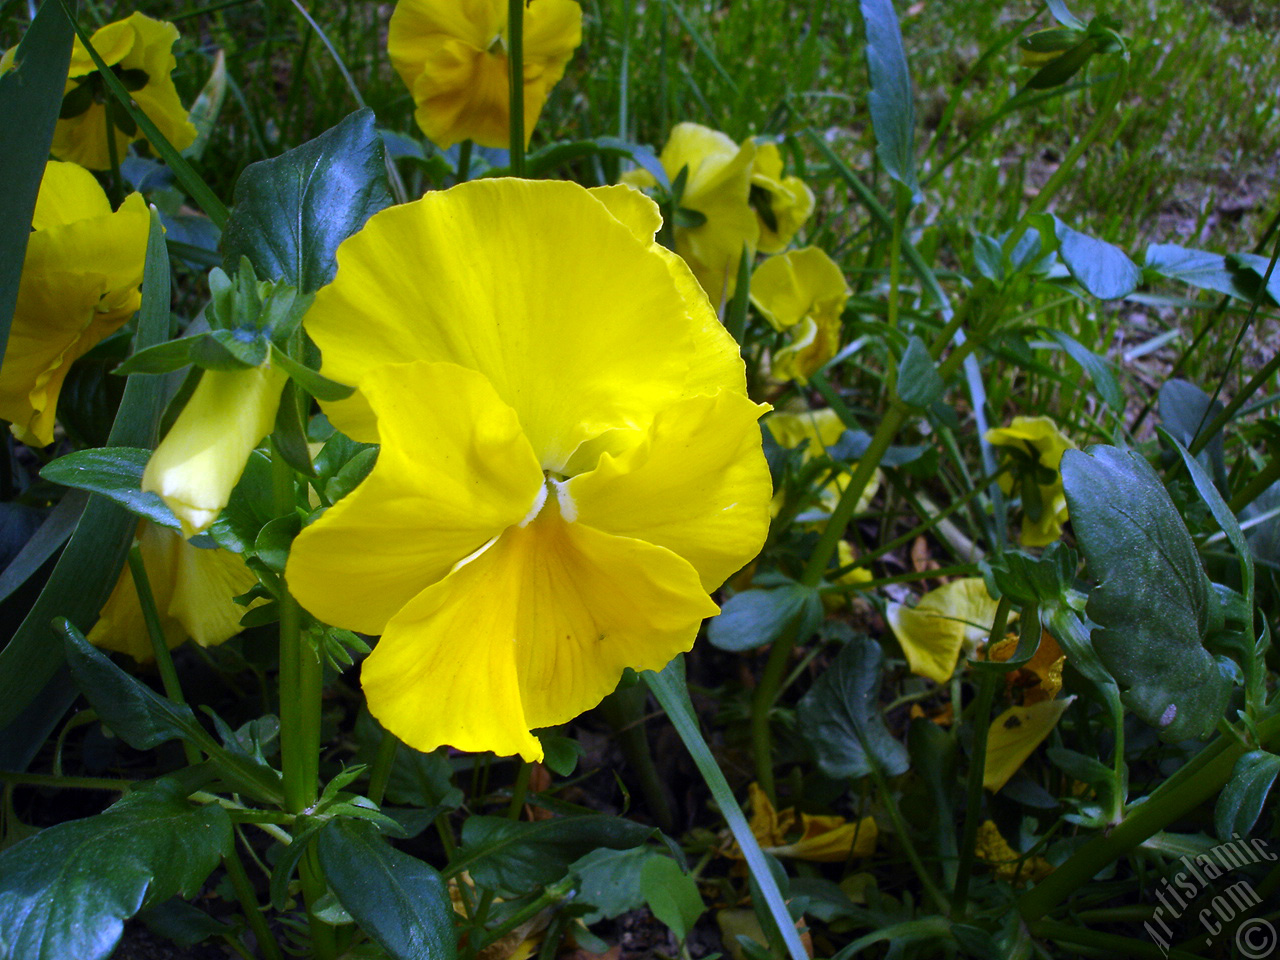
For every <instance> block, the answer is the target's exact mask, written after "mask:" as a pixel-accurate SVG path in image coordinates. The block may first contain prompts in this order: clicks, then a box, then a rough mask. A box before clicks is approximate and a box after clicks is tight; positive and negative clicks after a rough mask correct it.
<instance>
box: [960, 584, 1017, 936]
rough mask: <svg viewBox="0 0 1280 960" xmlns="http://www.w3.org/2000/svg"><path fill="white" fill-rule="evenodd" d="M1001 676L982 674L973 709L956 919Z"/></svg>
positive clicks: (1002, 607)
mask: <svg viewBox="0 0 1280 960" xmlns="http://www.w3.org/2000/svg"><path fill="white" fill-rule="evenodd" d="M1010 606H1011V603H1010V600H1009V597H1008V595H1007V594H1006V595H1005V596H1003V597H1001V598H1000V603H999V605H998V606H997V607H996V616H995V619H994V620H993V621H992V623H991V633H990V635H989V636H988V637H987V651H988V659H989V658H990V650H991V648H992V647H994V646H995V645H996V643H997V642H998V641H999V640H1000V638H1002V637H1003V636H1004V631H1005V626H1006V625H1007V624H1008V622H1009V607H1010ZM1001 679H1002V678H1001V675H1000V674H998V673H996V672H995V671H993V670H983V671H982V672H981V673H980V674H979V675H978V699H977V701H976V702H975V703H974V706H973V717H972V722H971V723H970V726H971V728H972V730H973V751H972V753H971V754H970V756H969V782H968V789H967V790H966V791H965V795H966V798H965V811H964V832H963V833H962V834H961V837H960V863H959V865H958V866H957V868H956V886H955V897H954V898H953V900H952V904H951V906H952V911H953V916H955V917H963V916H964V912H965V907H966V906H967V904H968V901H969V877H970V876H971V874H972V873H973V861H974V857H975V856H976V854H977V841H978V825H979V824H980V823H981V822H982V781H983V779H984V778H985V774H986V767H987V734H988V733H989V732H990V729H989V728H990V723H991V705H992V703H993V702H994V701H995V696H996V687H997V686H998V685H999V683H1000V680H1001Z"/></svg>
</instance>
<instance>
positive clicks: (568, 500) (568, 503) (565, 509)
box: [549, 480, 578, 523]
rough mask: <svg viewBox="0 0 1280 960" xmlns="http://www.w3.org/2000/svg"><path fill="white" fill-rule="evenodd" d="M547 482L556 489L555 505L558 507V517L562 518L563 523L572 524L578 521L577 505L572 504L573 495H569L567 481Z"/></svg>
mask: <svg viewBox="0 0 1280 960" xmlns="http://www.w3.org/2000/svg"><path fill="white" fill-rule="evenodd" d="M549 482H550V483H551V484H552V485H553V486H554V487H555V488H556V503H558V504H559V505H560V516H561V517H563V518H564V522H565V523H573V521H575V520H577V519H578V505H577V504H576V503H574V502H573V495H572V494H571V493H569V481H567V480H565V481H563V482H561V481H559V480H551V481H549Z"/></svg>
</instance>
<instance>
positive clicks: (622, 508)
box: [567, 392, 773, 591]
mask: <svg viewBox="0 0 1280 960" xmlns="http://www.w3.org/2000/svg"><path fill="white" fill-rule="evenodd" d="M762 412H764V408H762V407H759V406H757V405H756V404H754V403H752V402H751V401H750V400H748V399H747V398H746V397H744V396H742V395H741V394H737V393H729V392H721V393H719V394H717V395H716V396H714V397H695V398H693V399H691V400H685V401H683V402H681V403H678V404H676V405H674V406H672V407H670V408H669V409H667V410H665V411H663V412H662V413H660V414H659V415H658V416H657V417H656V418H655V419H654V421H653V426H652V428H651V430H650V432H649V435H648V437H647V438H646V440H645V441H644V442H642V443H640V444H638V445H636V446H633V447H632V448H631V449H629V450H627V451H626V452H625V453H623V454H621V455H620V456H618V457H613V456H610V455H609V454H607V453H606V454H605V455H604V456H603V457H602V458H601V460H600V463H599V465H598V466H597V467H596V469H595V470H593V471H592V472H590V473H585V474H581V475H579V476H577V477H574V478H573V479H572V480H570V481H569V482H568V484H567V489H568V491H569V493H570V495H571V496H572V497H573V500H574V502H575V503H576V504H577V511H578V520H579V521H580V522H581V523H584V524H586V525H588V526H592V527H595V528H596V529H599V530H603V531H605V532H607V533H612V534H616V535H618V536H623V537H636V538H638V539H642V540H645V541H647V542H649V543H653V544H657V545H658V546H660V547H666V548H667V549H668V550H671V551H673V552H675V553H677V554H679V555H680V556H681V557H683V558H684V559H685V560H687V561H689V562H690V563H691V564H693V566H694V568H695V569H696V570H697V571H698V574H699V576H700V577H701V579H702V585H703V587H704V588H705V589H706V590H708V591H710V590H714V589H716V588H717V587H719V586H720V585H721V584H722V583H724V581H725V580H726V579H727V578H728V577H729V576H730V575H731V574H733V573H734V572H735V571H737V570H738V569H740V568H741V567H742V565H743V564H745V563H746V562H747V561H748V560H750V559H751V558H752V557H754V556H755V555H756V553H757V552H759V550H760V547H761V546H762V545H763V544H764V538H765V535H766V534H767V533H768V530H769V509H768V504H769V498H770V494H771V493H772V489H773V487H772V482H771V480H770V478H769V469H768V466H767V464H766V463H765V460H764V457H762V456H760V455H759V452H758V451H759V450H760V429H759V427H758V426H757V425H756V420H757V418H758V417H759V416H760V414H761V413H762Z"/></svg>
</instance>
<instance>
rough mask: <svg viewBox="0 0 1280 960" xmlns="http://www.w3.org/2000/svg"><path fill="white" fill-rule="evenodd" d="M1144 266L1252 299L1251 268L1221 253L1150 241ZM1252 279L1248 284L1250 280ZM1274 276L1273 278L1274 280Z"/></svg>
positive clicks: (1246, 299) (1194, 283)
mask: <svg viewBox="0 0 1280 960" xmlns="http://www.w3.org/2000/svg"><path fill="white" fill-rule="evenodd" d="M1146 268H1147V269H1148V270H1150V271H1152V272H1153V273H1157V274H1159V275H1160V276H1162V277H1166V278H1168V279H1169V280H1176V281H1179V282H1181V283H1189V284H1191V285H1192V286H1193V287H1199V288H1200V289H1201V290H1212V291H1213V292H1215V293H1222V294H1226V295H1227V296H1229V297H1235V298H1236V299H1238V300H1245V301H1248V302H1252V301H1253V296H1254V293H1255V292H1256V279H1254V278H1253V274H1252V271H1248V272H1246V271H1242V270H1241V269H1239V268H1238V267H1233V266H1232V265H1231V263H1230V262H1229V261H1228V259H1227V257H1226V256H1224V255H1223V254H1221V253H1210V252H1209V251H1207V250H1195V249H1192V248H1190V247H1180V246H1178V245H1177V244H1174V243H1153V244H1151V245H1150V246H1149V247H1147V256H1146ZM1251 279H1254V283H1253V284H1251V283H1250V280H1251ZM1276 279H1277V278H1275V277H1273V279H1272V282H1273V283H1275V282H1276Z"/></svg>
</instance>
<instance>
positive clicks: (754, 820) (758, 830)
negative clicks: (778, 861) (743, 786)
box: [747, 782, 782, 847]
mask: <svg viewBox="0 0 1280 960" xmlns="http://www.w3.org/2000/svg"><path fill="white" fill-rule="evenodd" d="M747 802H748V804H749V805H750V807H751V821H750V823H749V826H750V827H751V835H752V836H753V837H755V838H756V840H757V841H758V842H759V843H760V845H761V846H765V847H772V846H776V845H777V844H779V843H781V842H782V831H781V830H780V829H778V811H777V810H775V809H774V806H773V802H772V801H771V800H770V799H769V795H768V794H767V793H765V792H764V790H763V789H761V787H760V784H758V783H755V782H752V783H751V784H750V785H749V786H748V787H747Z"/></svg>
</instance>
